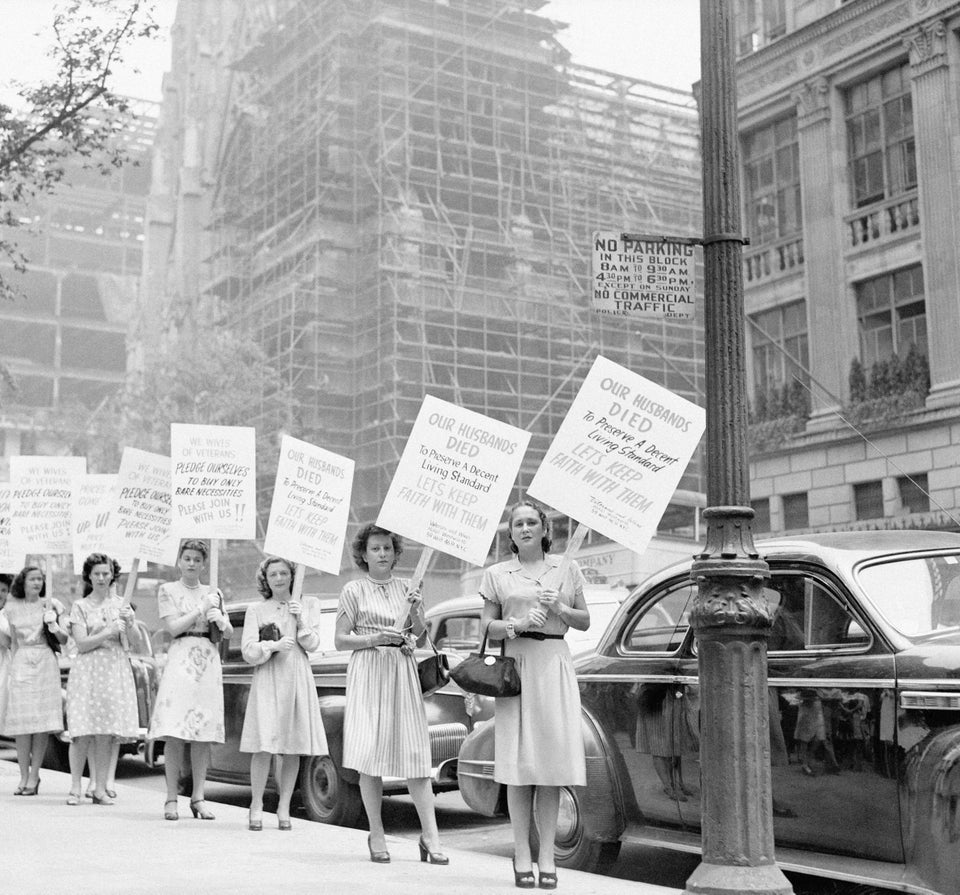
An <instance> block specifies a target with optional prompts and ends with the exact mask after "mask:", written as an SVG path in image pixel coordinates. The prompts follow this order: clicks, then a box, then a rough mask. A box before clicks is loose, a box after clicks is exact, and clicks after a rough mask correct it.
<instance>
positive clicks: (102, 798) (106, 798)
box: [93, 793, 113, 805]
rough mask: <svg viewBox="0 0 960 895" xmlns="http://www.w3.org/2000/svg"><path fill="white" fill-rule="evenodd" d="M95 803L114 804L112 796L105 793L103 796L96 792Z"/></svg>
mask: <svg viewBox="0 0 960 895" xmlns="http://www.w3.org/2000/svg"><path fill="white" fill-rule="evenodd" d="M93 804H94V805H112V804H113V799H111V798H110V796H108V795H106V794H104V795H102V796H98V795H97V794H96V793H94V794H93Z"/></svg>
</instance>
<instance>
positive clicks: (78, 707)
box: [67, 596, 140, 740]
mask: <svg viewBox="0 0 960 895" xmlns="http://www.w3.org/2000/svg"><path fill="white" fill-rule="evenodd" d="M121 608H122V602H121V600H120V598H119V597H115V596H111V597H108V598H107V599H105V600H104V601H103V602H102V603H100V604H99V605H96V604H94V603H93V602H91V600H90V598H89V597H87V598H84V599H82V600H78V601H77V602H76V603H74V604H73V607H72V609H71V611H70V629H71V634H72V635H73V637H74V638H77V637H80V638H83V637H89V636H91V635H93V634H99V633H100V632H101V631H103V630H104V628H106V627H107V625H109V624H110V623H111V622H112V621H114V620H115V619H116V618H118V616H119V614H120V610H121ZM67 729H68V730H69V731H70V736H71V737H82V736H90V735H98V734H99V735H104V734H109V735H111V736H114V737H117V738H118V739H121V740H130V739H135V738H136V737H137V735H138V734H139V732H140V721H139V717H138V712H137V689H136V684H135V683H134V680H133V671H132V669H131V668H130V660H129V658H128V657H127V654H126V651H125V650H124V649H123V647H122V646H121V645H120V639H119V637H112V638H111V639H109V640H107V641H105V642H104V643H103V644H102V645H101V646H98V647H97V648H96V649H92V650H89V651H87V652H85V653H82V652H80V651H79V650H77V653H76V655H75V656H74V658H73V660H72V664H71V666H70V675H69V677H68V678H67Z"/></svg>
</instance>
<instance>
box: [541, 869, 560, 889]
mask: <svg viewBox="0 0 960 895" xmlns="http://www.w3.org/2000/svg"><path fill="white" fill-rule="evenodd" d="M537 885H539V886H540V888H541V889H556V888H557V871H556V870H554V871H553V873H548V872H547V871H545V870H541V871H540V881H539V882H538V883H537Z"/></svg>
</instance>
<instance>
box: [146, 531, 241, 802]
mask: <svg viewBox="0 0 960 895" xmlns="http://www.w3.org/2000/svg"><path fill="white" fill-rule="evenodd" d="M206 562H207V545H206V544H205V543H204V542H203V541H198V540H188V541H184V542H183V543H182V544H181V545H180V555H179V556H178V557H177V568H179V569H180V580H179V581H169V582H167V583H166V584H164V585H162V586H161V587H160V592H159V594H158V596H157V607H158V611H159V614H160V618H161V620H162V621H163V623H164V625H165V626H166V629H167V631H169V632H170V634H171V635H173V642H172V643H171V644H170V651H169V652H168V653H167V664H166V666H165V667H164V669H163V677H162V678H161V679H160V687H159V689H158V690H157V701H156V705H155V707H154V710H153V717H152V718H151V720H150V731H149V734H148V736H149V738H150V739H157V740H161V739H162V740H164V741H165V745H164V747H163V756H164V758H163V762H164V776H165V778H166V782H167V801H166V802H165V803H164V806H163V816H164V818H166V819H167V820H178V819H179V815H178V813H177V795H178V787H179V785H180V769H181V768H182V767H183V753H184V749H185V748H186V745H187V743H189V744H190V763H191V769H192V774H193V792H192V796H191V800H190V810H191V812H192V813H193V816H194V817H199V818H201V819H202V820H213V819H214V815H213V814H212V813H211V812H210V811H208V810H207V807H206V804H205V803H204V800H203V793H204V786H205V785H206V779H207V768H209V766H210V746H211V744H212V743H222V742H223V740H224V728H223V673H222V670H221V667H220V651H219V649H218V648H217V646H216V645H215V644H214V643H213V642H212V641H211V639H210V626H211V625H216V626H217V627H218V628H219V629H220V630H221V631H222V632H223V636H224V637H225V638H229V637H230V635H231V634H232V633H233V628H232V627H231V625H230V622H229V620H228V619H227V616H226V614H225V613H224V612H223V596H222V595H221V594H220V591H219V590H217V589H216V588H215V587H211V586H210V585H209V584H201V583H200V575H201V573H202V572H203V569H204V567H205V566H206Z"/></svg>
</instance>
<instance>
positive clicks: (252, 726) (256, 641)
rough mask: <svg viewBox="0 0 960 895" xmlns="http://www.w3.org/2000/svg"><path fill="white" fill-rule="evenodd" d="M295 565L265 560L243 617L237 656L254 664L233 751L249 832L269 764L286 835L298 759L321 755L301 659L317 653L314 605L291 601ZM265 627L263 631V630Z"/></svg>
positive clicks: (315, 706) (310, 683) (257, 817)
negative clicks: (246, 772)
mask: <svg viewBox="0 0 960 895" xmlns="http://www.w3.org/2000/svg"><path fill="white" fill-rule="evenodd" d="M295 572H296V567H295V566H294V564H293V563H292V562H288V561H287V560H285V559H280V558H279V557H270V558H268V559H265V560H264V561H263V562H262V563H260V568H259V569H258V570H257V590H259V591H260V596H261V597H263V599H262V600H261V601H260V602H259V603H254V604H253V605H252V606H250V607H249V608H248V609H247V612H246V615H245V616H244V619H243V639H242V641H241V647H240V648H241V651H242V653H243V658H244V659H245V660H246V661H247V662H249V663H250V664H251V665H253V666H254V672H253V683H251V685H250V695H249V696H248V698H247V709H246V712H245V714H244V716H243V730H242V731H241V733H240V751H241V752H250V753H252V754H251V756H250V787H251V796H250V817H249V821H248V827H249V829H251V830H255V831H259V830H262V829H263V791H264V789H265V788H266V785H267V776H268V775H269V773H270V762H271V759H272V758H273V756H274V755H276V756H278V765H279V769H278V777H279V781H278V782H279V784H280V799H279V801H278V803H277V824H278V826H279V828H280V829H281V830H289V829H291V824H290V798H291V797H292V796H293V790H294V787H295V786H296V785H297V775H298V774H299V772H300V756H301V755H326V754H327V737H326V735H325V733H324V730H323V719H322V718H321V717H320V703H319V702H318V701H317V688H316V684H315V683H314V680H313V671H312V670H311V668H310V660H309V659H308V658H307V654H308V653H311V652H313V651H314V650H317V649H319V648H320V630H319V627H318V625H319V622H320V601H319V600H317V599H316V597H305V598H304V599H303V600H294V599H293V598H292V591H293V579H294V574H295ZM271 625H272V626H273V628H272V629H271V628H270V626H271Z"/></svg>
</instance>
